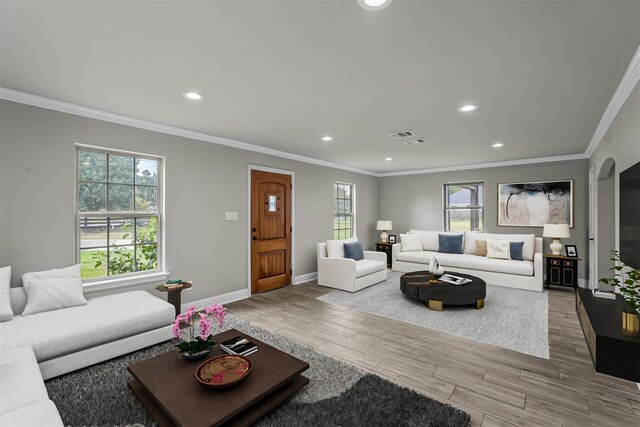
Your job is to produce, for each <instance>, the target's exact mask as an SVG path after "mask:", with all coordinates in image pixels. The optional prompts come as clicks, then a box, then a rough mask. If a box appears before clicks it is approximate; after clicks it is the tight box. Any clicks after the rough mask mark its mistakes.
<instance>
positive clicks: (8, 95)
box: [0, 87, 378, 177]
mask: <svg viewBox="0 0 640 427" xmlns="http://www.w3.org/2000/svg"><path fill="white" fill-rule="evenodd" d="M0 99H4V100H6V101H13V102H18V103H20V104H26V105H32V106H34V107H40V108H46V109H48V110H54V111H60V112H62V113H68V114H74V115H76V116H82V117H88V118H90V119H96V120H102V121H104V122H110V123H115V124H119V125H124V126H130V127H134V128H138V129H144V130H149V131H153V132H159V133H164V134H167V135H173V136H179V137H182V138H189V139H195V140H198V141H204V142H209V143H212V144H217V145H224V146H226V147H233V148H239V149H241V150H246V151H253V152H256V153H261V154H267V155H270V156H275V157H281V158H283V159H289V160H295V161H298V162H303V163H310V164H312V165H317V166H324V167H328V168H334V169H341V170H345V171H349V172H355V173H359V174H363V175H370V176H376V177H377V176H378V174H377V173H376V172H371V171H368V170H364V169H358V168H354V167H351V166H346V165H341V164H339V163H333V162H328V161H326V160H319V159H314V158H311V157H306V156H301V155H298V154H292V153H288V152H286V151H280V150H275V149H273V148H267V147H262V146H260V145H255V144H249V143H246V142H241V141H236V140H234V139H229V138H221V137H218V136H214V135H209V134H206V133H201V132H195V131H191V130H187V129H182V128H178V127H174V126H169V125H165V124H162V123H156V122H151V121H147V120H142V119H137V118H135V117H128V116H124V115H121V114H116V113H111V112H108V111H102V110H97V109H95V108H89V107H84V106H82V105H77V104H72V103H70V102H64V101H58V100H55V99H50V98H45V97H43V96H38V95H32V94H30V93H25V92H19V91H17V90H13V89H7V88H4V87H0Z"/></svg>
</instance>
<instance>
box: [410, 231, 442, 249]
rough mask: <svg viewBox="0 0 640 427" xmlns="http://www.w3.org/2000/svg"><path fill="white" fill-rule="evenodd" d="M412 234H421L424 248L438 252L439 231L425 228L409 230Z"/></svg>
mask: <svg viewBox="0 0 640 427" xmlns="http://www.w3.org/2000/svg"><path fill="white" fill-rule="evenodd" d="M409 233H411V234H419V235H420V239H421V240H422V250H424V251H434V252H438V245H439V240H438V233H439V232H438V231H425V230H413V229H411V230H409Z"/></svg>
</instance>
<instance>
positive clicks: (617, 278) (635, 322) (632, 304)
mask: <svg viewBox="0 0 640 427" xmlns="http://www.w3.org/2000/svg"><path fill="white" fill-rule="evenodd" d="M611 255H613V257H612V258H611V261H613V262H614V263H615V265H614V266H613V267H612V268H611V271H613V277H612V278H605V279H600V281H601V282H602V283H604V284H607V285H615V286H616V288H617V293H618V294H620V295H621V296H622V298H624V301H625V303H626V306H627V307H626V310H625V311H624V312H623V313H622V332H623V333H624V334H627V335H638V334H639V328H640V270H638V269H635V268H631V267H629V266H628V265H626V264H625V263H624V262H623V261H622V260H621V259H620V254H619V253H618V251H611Z"/></svg>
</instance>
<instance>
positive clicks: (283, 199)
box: [251, 170, 291, 294]
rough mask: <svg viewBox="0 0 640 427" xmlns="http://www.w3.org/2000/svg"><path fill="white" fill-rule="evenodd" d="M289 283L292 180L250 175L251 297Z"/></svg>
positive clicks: (278, 176)
mask: <svg viewBox="0 0 640 427" xmlns="http://www.w3.org/2000/svg"><path fill="white" fill-rule="evenodd" d="M290 283H291V176H289V175H281V174H277V173H271V172H263V171H257V170H253V171H251V293H254V294H255V293H258V292H265V291H270V290H271V289H275V288H280V287H282V286H286V285H289V284H290Z"/></svg>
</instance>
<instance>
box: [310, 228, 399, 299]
mask: <svg viewBox="0 0 640 427" xmlns="http://www.w3.org/2000/svg"><path fill="white" fill-rule="evenodd" d="M356 240H357V239H356V238H352V239H346V240H329V241H327V242H323V243H318V246H317V252H318V285H320V286H327V287H330V288H335V289H341V290H343V291H348V292H356V291H359V290H360V289H363V288H366V287H367V286H371V285H374V284H376V283H379V282H383V281H385V280H387V254H385V253H383V252H375V251H364V259H361V260H359V261H354V260H353V259H349V258H344V252H343V253H342V256H339V255H338V256H331V257H330V256H329V254H328V252H327V244H331V243H332V242H340V243H338V244H343V243H351V242H355V241H356ZM332 255H335V254H332Z"/></svg>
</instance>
